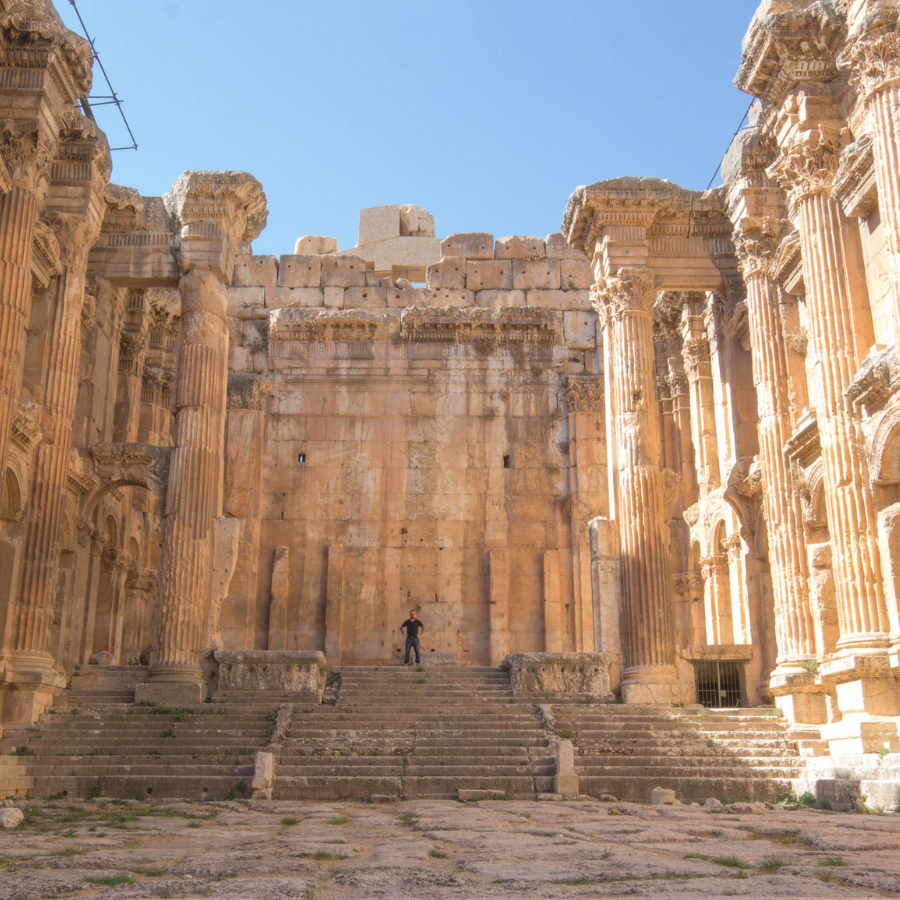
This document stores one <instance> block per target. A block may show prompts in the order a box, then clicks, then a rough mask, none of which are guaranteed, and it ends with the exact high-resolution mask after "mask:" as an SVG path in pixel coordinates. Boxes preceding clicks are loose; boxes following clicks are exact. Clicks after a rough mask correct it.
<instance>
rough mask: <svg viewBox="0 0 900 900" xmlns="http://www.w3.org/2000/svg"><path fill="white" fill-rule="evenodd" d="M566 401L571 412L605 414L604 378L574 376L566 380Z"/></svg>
mask: <svg viewBox="0 0 900 900" xmlns="http://www.w3.org/2000/svg"><path fill="white" fill-rule="evenodd" d="M564 390H565V393H566V401H567V402H568V404H569V411H570V412H591V413H600V414H602V413H603V403H604V391H603V378H602V377H598V376H589V377H585V376H583V375H582V376H578V375H572V376H570V377H569V378H567V379H566V384H565V388H564Z"/></svg>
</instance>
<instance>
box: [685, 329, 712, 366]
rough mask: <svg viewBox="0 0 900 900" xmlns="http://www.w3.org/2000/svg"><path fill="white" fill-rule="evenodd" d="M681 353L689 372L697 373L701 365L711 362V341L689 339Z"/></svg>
mask: <svg viewBox="0 0 900 900" xmlns="http://www.w3.org/2000/svg"><path fill="white" fill-rule="evenodd" d="M681 352H682V355H683V356H684V364H685V366H687V368H688V371H690V372H695V371H696V370H697V368H698V367H699V366H700V365H702V364H703V363H708V362H709V359H710V356H709V341H708V340H706V338H702V337H701V338H689V339H688V340H686V341H685V342H684V346H683V347H682V350H681Z"/></svg>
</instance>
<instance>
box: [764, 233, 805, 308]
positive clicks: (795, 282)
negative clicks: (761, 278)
mask: <svg viewBox="0 0 900 900" xmlns="http://www.w3.org/2000/svg"><path fill="white" fill-rule="evenodd" d="M770 272H771V277H772V279H773V280H774V281H777V282H778V283H779V284H780V285H781V288H782V290H783V291H784V292H785V293H786V294H794V295H797V294H805V293H806V287H805V286H804V283H803V257H802V255H801V252H800V235H799V234H798V233H797V232H796V231H794V232H792V233H791V234H789V235H787V236H786V237H784V238H782V240H781V243H780V244H779V245H778V250H777V252H776V253H775V259H774V260H773V261H772V267H771V270H770Z"/></svg>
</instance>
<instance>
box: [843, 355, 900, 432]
mask: <svg viewBox="0 0 900 900" xmlns="http://www.w3.org/2000/svg"><path fill="white" fill-rule="evenodd" d="M898 391H900V358H898V356H897V348H896V347H887V348H885V349H881V350H873V351H872V352H871V353H870V354H869V355H868V356H867V357H866V358H865V359H864V360H863V364H862V365H861V366H860V369H859V371H858V372H857V373H856V375H855V376H854V378H853V381H851V382H850V386H849V387H848V388H847V390H846V391H845V392H844V396H846V398H847V399H848V400H849V401H850V402H851V403H852V404H853V405H854V406H855V407H857V408H858V409H864V410H865V412H866V414H867V415H870V416H871V415H873V414H874V413H876V412H878V410H880V409H882V408H883V407H884V406H885V405H886V404H887V402H888V400H890V398H891V397H893V396H895V395H896V394H897V392H898Z"/></svg>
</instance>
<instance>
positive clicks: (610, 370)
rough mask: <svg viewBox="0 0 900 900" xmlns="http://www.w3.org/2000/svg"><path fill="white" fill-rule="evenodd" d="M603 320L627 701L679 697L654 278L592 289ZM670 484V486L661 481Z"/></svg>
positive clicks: (636, 274) (629, 273)
mask: <svg viewBox="0 0 900 900" xmlns="http://www.w3.org/2000/svg"><path fill="white" fill-rule="evenodd" d="M595 297H596V301H597V306H598V310H599V312H600V315H601V320H602V321H603V323H604V329H605V340H606V348H607V352H608V354H609V356H608V359H607V377H608V378H609V379H610V380H611V389H612V395H613V403H612V407H613V409H614V414H613V416H614V421H613V423H612V425H613V434H614V440H615V442H616V467H617V471H616V472H615V474H614V481H615V484H616V495H617V504H616V520H617V523H618V529H619V536H620V547H621V556H620V560H621V569H620V571H621V584H622V620H623V639H622V647H623V651H624V672H623V680H622V690H623V694H624V696H625V699H626V702H629V703H666V702H671V701H672V700H673V699H678V698H680V688H679V685H678V684H677V679H676V674H675V667H674V661H675V637H674V622H673V613H674V596H673V580H672V572H671V563H670V559H669V529H668V525H667V518H668V501H669V496H668V483H671V476H672V473H670V472H668V470H664V469H663V468H661V466H660V434H659V408H658V407H659V403H658V400H657V395H656V371H655V359H654V348H653V320H652V306H653V300H654V290H653V276H652V274H651V273H650V272H649V271H647V270H642V269H633V270H629V269H622V270H620V272H619V274H618V275H616V276H612V277H609V278H606V279H602V280H601V281H600V282H599V283H598V285H597V288H596V290H595ZM667 482H668V483H667Z"/></svg>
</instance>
